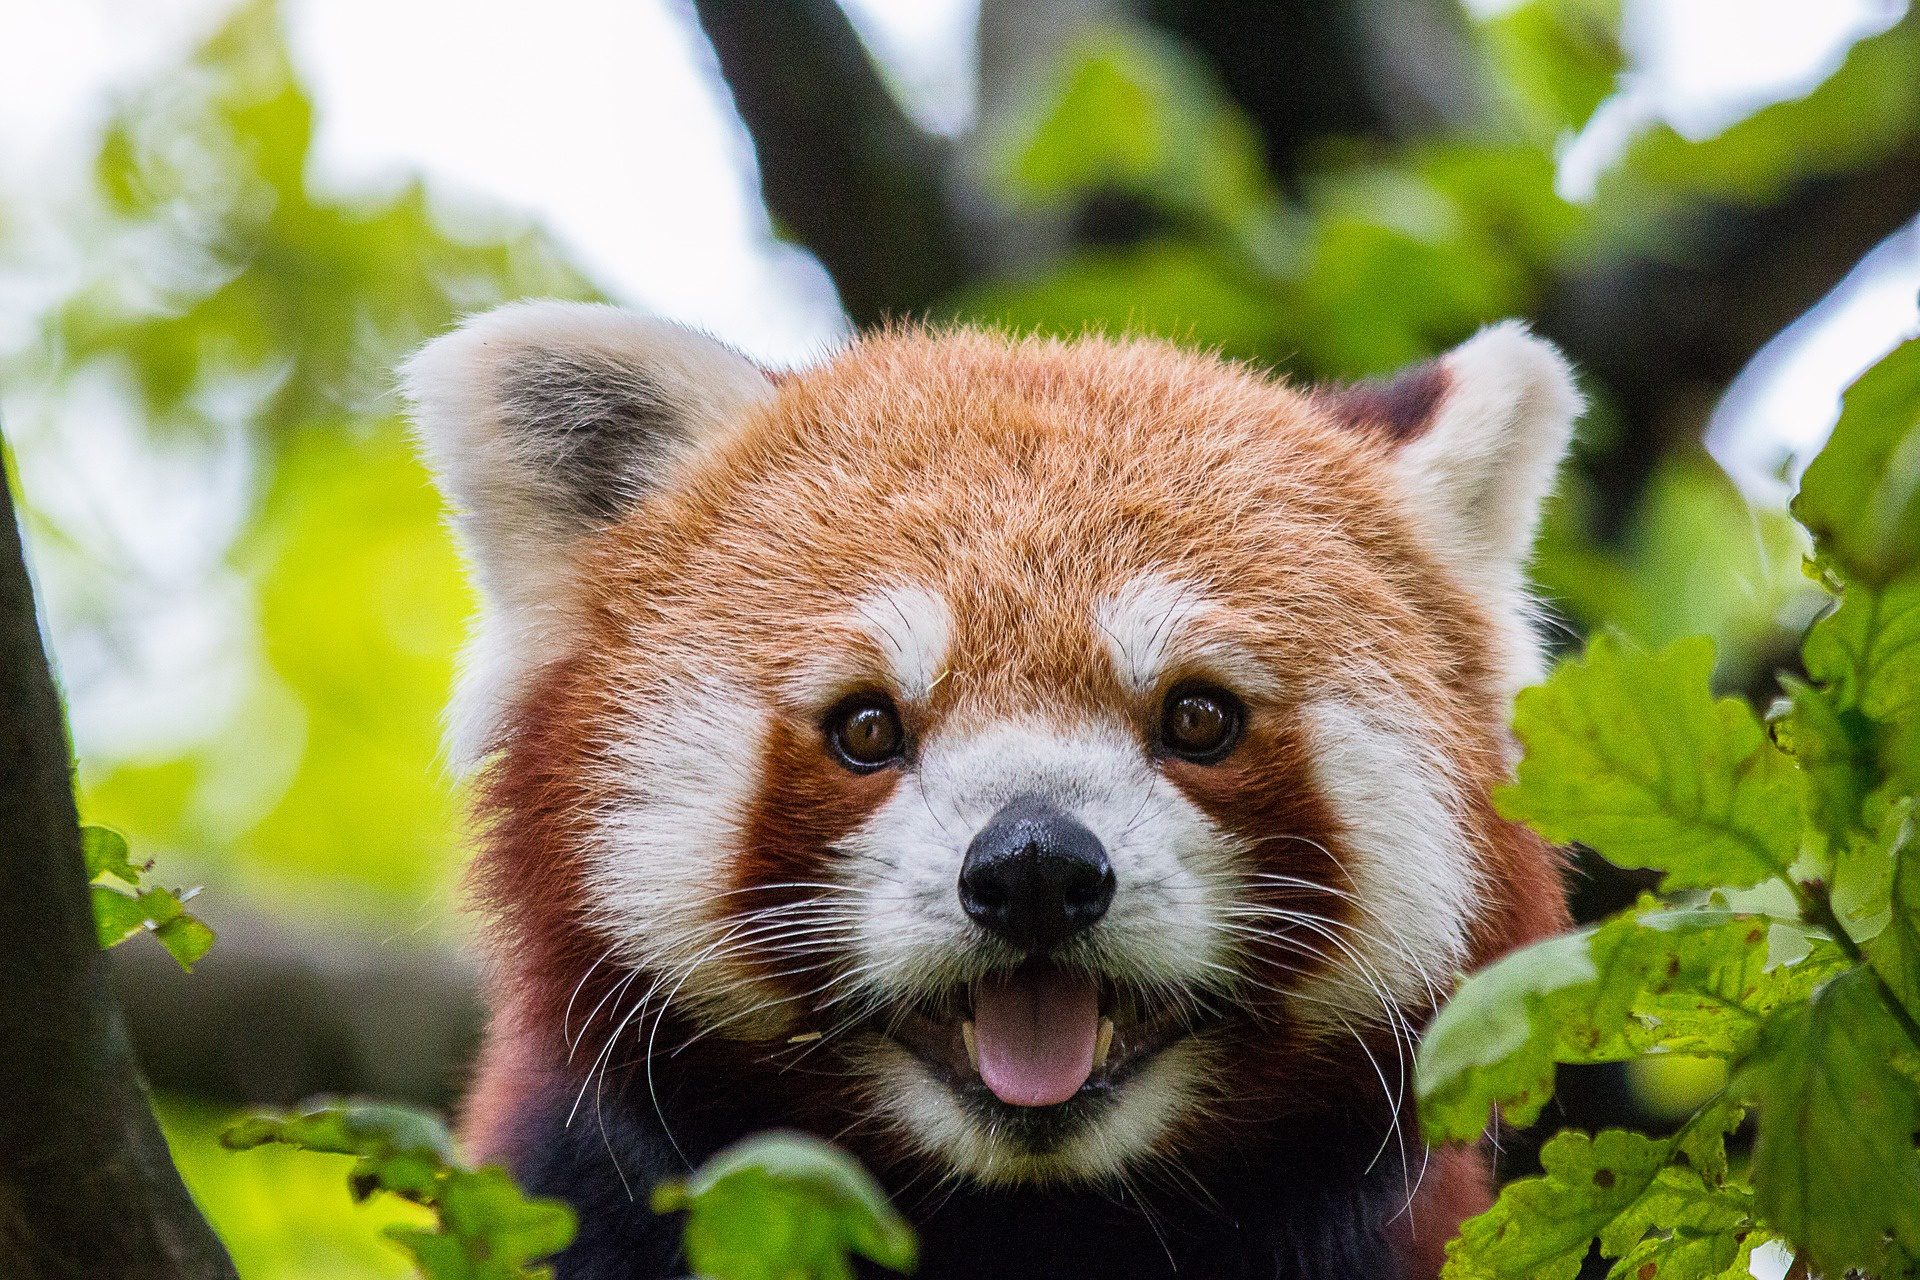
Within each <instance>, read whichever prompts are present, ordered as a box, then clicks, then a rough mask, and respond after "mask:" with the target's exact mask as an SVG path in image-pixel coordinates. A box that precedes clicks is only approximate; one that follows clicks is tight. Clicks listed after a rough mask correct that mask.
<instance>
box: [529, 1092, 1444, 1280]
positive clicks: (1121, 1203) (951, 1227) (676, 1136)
mask: <svg viewBox="0 0 1920 1280" xmlns="http://www.w3.org/2000/svg"><path fill="white" fill-rule="evenodd" d="M572 1104H573V1098H572V1096H571V1094H570V1093H569V1094H568V1095H567V1096H564V1097H554V1098H548V1099H540V1100H534V1101H533V1102H532V1104H531V1105H530V1106H528V1108H527V1109H526V1110H525V1111H524V1112H523V1113H522V1117H521V1123H520V1124H519V1125H517V1126H516V1132H515V1134H514V1141H513V1142H512V1144H511V1145H512V1148H513V1150H514V1151H515V1152H516V1155H515V1158H514V1159H513V1164H514V1166H515V1173H516V1174H517V1175H518V1176H519V1177H520V1179H521V1180H522V1181H523V1182H524V1183H525V1184H526V1185H527V1187H528V1189H529V1190H530V1191H532V1192H535V1193H538V1194H541V1195H549V1196H557V1197H559V1198H561V1199H563V1200H566V1201H568V1202H569V1203H571V1204H572V1205H573V1206H574V1208H575V1210H576V1211H577V1212H578V1213H579V1215H580V1232H579V1235H578V1237H577V1239H576V1240H575V1242H574V1244H573V1246H572V1247H571V1248H570V1249H568V1251H567V1252H566V1253H565V1254H564V1255H562V1256H561V1258H560V1259H559V1261H558V1266H557V1268H556V1274H557V1277H558V1280H654V1278H655V1277H668V1276H681V1275H685V1274H686V1273H687V1267H686V1264H685V1262H684V1260H683V1259H682V1258H681V1257H680V1250H679V1238H680V1228H681V1222H680V1219H679V1218H677V1217H671V1218H668V1217H661V1216H658V1215H656V1214H655V1213H653V1211H652V1210H651V1209H650V1208H649V1207H648V1198H649V1196H648V1193H649V1190H650V1189H651V1187H652V1185H653V1184H654V1183H655V1182H656V1181H658V1180H660V1179H662V1178H667V1177H673V1176H678V1175H680V1174H683V1173H684V1172H686V1169H687V1163H686V1162H687V1161H692V1162H695V1163H697V1162H699V1161H700V1160H703V1159H705V1158H706V1157H707V1156H708V1155H711V1154H712V1153H713V1152H714V1151H716V1150H718V1149H719V1148H720V1147H722V1146H725V1145H726V1144H727V1143H728V1142H730V1141H733V1140H734V1139H736V1138H738V1137H740V1136H744V1135H745V1134H746V1133H749V1132H753V1131H755V1130H758V1129H762V1128H769V1127H778V1126H779V1125H780V1121H779V1119H777V1118H776V1117H775V1116H772V1115H766V1114H758V1112H760V1111H761V1110H762V1108H759V1107H755V1106H751V1105H744V1106H740V1107H738V1108H729V1109H728V1110H727V1111H726V1112H724V1113H722V1112H716V1111H715V1110H714V1108H713V1107H712V1106H711V1105H708V1106H704V1107H702V1108H701V1109H700V1110H699V1111H698V1112H697V1113H696V1112H692V1111H689V1110H687V1109H685V1108H679V1107H676V1106H675V1105H674V1102H673V1098H672V1096H671V1095H668V1096H666V1097H664V1098H663V1099H662V1109H663V1110H665V1111H666V1113H667V1115H668V1116H669V1118H670V1119H671V1120H672V1132H673V1138H672V1140H670V1139H669V1138H668V1136H667V1129H666V1127H664V1126H663V1124H662V1122H661V1119H660V1116H659V1114H658V1113H657V1112H656V1110H655V1107H654V1104H653V1102H652V1101H651V1100H650V1098H649V1094H648V1091H647V1090H646V1089H645V1088H644V1087H641V1086H639V1085H638V1084H637V1082H629V1083H628V1084H627V1086H626V1087H625V1088H621V1089H618V1090H609V1091H607V1092H605V1093H602V1094H601V1096H600V1098H599V1100H598V1105H597V1106H596V1100H595V1096H594V1093H593V1092H592V1091H589V1092H588V1094H587V1096H586V1098H585V1100H584V1102H583V1103H582V1105H581V1106H580V1109H579V1111H578V1113H577V1114H576V1115H574V1117H573V1121H572V1123H571V1124H570V1125H569V1124H568V1123H567V1115H568V1111H569V1109H570V1108H571V1107H572ZM1363 1123H1364V1118H1362V1117H1356V1116H1338V1115H1329V1116H1327V1117H1324V1118H1323V1119H1321V1120H1320V1121H1318V1122H1315V1123H1313V1124H1309V1125H1305V1126H1298V1127H1296V1128H1295V1129H1294V1130H1293V1131H1291V1132H1290V1133H1288V1134H1287V1135H1286V1136H1285V1137H1284V1138H1276V1139H1274V1140H1272V1141H1269V1142H1263V1144H1262V1149H1261V1150H1259V1151H1258V1152H1252V1151H1248V1152H1243V1153H1240V1154H1237V1155H1234V1156H1231V1157H1228V1158H1225V1159H1222V1160H1220V1161H1218V1162H1217V1163H1216V1164H1215V1165H1214V1167H1212V1168H1210V1169H1209V1170H1207V1171H1206V1172H1205V1173H1204V1174H1200V1175H1196V1176H1195V1177H1193V1178H1189V1177H1188V1176H1187V1175H1186V1174H1184V1173H1183V1174H1177V1175H1169V1174H1165V1173H1163V1174H1161V1175H1159V1176H1157V1177H1156V1176H1143V1177H1142V1178H1139V1179H1137V1180H1135V1182H1134V1185H1133V1186H1131V1187H1128V1188H1122V1187H1119V1186H1107V1187H1101V1188H1098V1189H1072V1190H1065V1189H1055V1190H1047V1189H1034V1188H1013V1189H1000V1190H989V1189H984V1188H980V1187H977V1186H973V1185H971V1184H963V1185H961V1186H959V1187H958V1188H956V1187H955V1186H954V1185H953V1184H951V1183H948V1184H947V1185H944V1186H938V1187H936V1186H934V1185H932V1184H933V1183H934V1181H935V1180H934V1179H932V1178H929V1177H925V1176H922V1177H921V1178H919V1179H913V1178H910V1177H908V1178H904V1179H888V1178H887V1177H886V1176H885V1174H884V1173H883V1181H895V1182H897V1183H898V1184H899V1185H893V1186H889V1188H888V1190H889V1191H890V1192H891V1193H892V1194H893V1197H894V1202H895V1203H896V1205H898V1206H899V1208H900V1209H901V1210H902V1212H903V1213H905V1214H906V1215H907V1217H908V1218H909V1219H910V1220H911V1221H912V1222H913V1224H914V1226H915V1228H916V1230H917V1231H918V1232H919V1234H920V1242H921V1266H920V1270H919V1272H918V1274H919V1275H920V1276H921V1277H923V1278H924V1280H981V1278H984V1277H989V1276H990V1277H993V1278H994V1280H1073V1278H1075V1277H1081V1276H1086V1277H1098V1278H1099V1280H1149V1278H1154V1280H1165V1278H1166V1277H1173V1276H1192V1277H1205V1278H1207V1280H1216V1278H1218V1280H1240V1278H1244V1280H1256V1278H1257V1280H1308V1278H1311V1280H1333V1278H1338V1280H1349V1278H1359V1277H1364V1278H1365V1280H1402V1277H1403V1276H1404V1275H1405V1270H1404V1267H1403V1264H1402V1261H1401V1259H1400V1258H1399V1256H1398V1250H1397V1249H1396V1247H1395V1244H1394V1239H1395V1237H1394V1232H1393V1226H1392V1220H1393V1219H1394V1218H1395V1216H1396V1214H1399V1213H1400V1212H1401V1211H1402V1209H1403V1207H1404V1206H1405V1204H1406V1200H1407V1188H1408V1185H1409V1179H1408V1178H1406V1177H1403V1170H1404V1165H1403V1164H1402V1162H1401V1161H1400V1159H1399V1158H1398V1152H1397V1151H1396V1150H1395V1149H1394V1148H1393V1146H1392V1144H1389V1146H1388V1148H1387V1149H1386V1150H1384V1151H1382V1152H1381V1153H1380V1154H1379V1158H1378V1159H1377V1161H1376V1160H1375V1159H1374V1148H1375V1142H1374V1141H1372V1140H1368V1141H1365V1142H1361V1143H1357V1142H1356V1138H1355V1135H1356V1132H1358V1131H1359V1130H1358V1129H1357V1128H1356V1126H1357V1125H1361V1124H1363ZM1365 1128H1372V1125H1371V1124H1365ZM1376 1131H1377V1130H1376ZM676 1142H677V1143H678V1144H679V1150H676V1147H675V1143H676ZM682 1151H684V1153H685V1159H683V1158H682V1155H681V1152H682ZM1415 1158H1416V1159H1417V1158H1418V1156H1417V1153H1416V1155H1415ZM873 1274H875V1275H878V1274H879V1273H878V1272H874V1273H873Z"/></svg>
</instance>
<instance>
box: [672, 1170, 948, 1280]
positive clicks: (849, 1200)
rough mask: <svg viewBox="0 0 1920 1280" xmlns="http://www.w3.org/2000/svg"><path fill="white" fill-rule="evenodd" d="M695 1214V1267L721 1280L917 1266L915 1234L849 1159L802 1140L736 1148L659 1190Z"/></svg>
mask: <svg viewBox="0 0 1920 1280" xmlns="http://www.w3.org/2000/svg"><path fill="white" fill-rule="evenodd" d="M653 1207H654V1209H655V1210H656V1211H657V1212H661V1213H669V1212H676V1211H684V1212H685V1213H686V1215H687V1225H686V1249H687V1258H688V1260H689V1262H691V1263H692V1265H693V1269H694V1270H695V1272H697V1273H698V1274H700V1275H702V1276H707V1277H712V1278H713V1280H843V1278H845V1280H851V1277H852V1276H853V1274H854V1273H853V1270H852V1267H851V1265H850V1263H849V1262H848V1255H849V1254H850V1253H851V1254H858V1255H859V1256H861V1257H864V1258H867V1259H870V1260H871V1261H873V1262H877V1263H879V1264H880V1265H881V1266H884V1267H888V1268H890V1269H892V1270H894V1271H910V1270H912V1269H913V1266H914V1261H915V1253H916V1249H915V1241H914V1236H913V1229H912V1228H911V1227H909V1226H908V1225H907V1223H906V1221H905V1219H903V1218H901V1217H900V1215H899V1214H898V1213H897V1212H895V1210H894V1209H893V1207H892V1206H891V1205H889V1204H888V1203H887V1199H886V1195H885V1193H883V1192H882V1191H881V1190H880V1188H879V1186H878V1185H877V1184H876V1183H875V1182H874V1181H873V1179H872V1178H871V1177H870V1176H869V1175H868V1174H867V1172H866V1171H865V1170H864V1169H862V1168H861V1167H860V1166H859V1165H858V1164H857V1163H855V1162H854V1161H853V1160H852V1159H851V1158H850V1157H848V1156H847V1155H846V1154H845V1153H843V1152H841V1151H839V1150H838V1149H836V1148H834V1147H832V1146H830V1145H828V1144H827V1143H824V1142H821V1141H820V1140H819V1139H817V1138H810V1137H808V1136H806V1135H804V1134H799V1133H769V1134H762V1135H760V1136H758V1137H754V1138H749V1139H747V1140H746V1141H744V1142H741V1143H738V1144H736V1145H735V1146H732V1147H729V1148H728V1149H727V1150H725V1151H723V1152H721V1153H720V1154H719V1155H717V1156H715V1157H714V1158H713V1159H711V1160H709V1161H708V1162H707V1163H706V1164H704V1165H702V1166H701V1167H700V1169H699V1171H698V1172H696V1173H695V1174H694V1175H693V1177H691V1178H690V1179H688V1180H687V1181H685V1182H666V1183H662V1184H660V1185H659V1186H657V1187H656V1188H655V1189H654V1193H653Z"/></svg>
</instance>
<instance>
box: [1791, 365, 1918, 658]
mask: <svg viewBox="0 0 1920 1280" xmlns="http://www.w3.org/2000/svg"><path fill="white" fill-rule="evenodd" d="M1793 512H1794V514H1795V515H1796V516H1798V517H1799V519H1800V523H1802V524H1804V525H1805V526H1806V527H1807V528H1808V530H1809V531H1811V532H1812V534H1813V536H1814V542H1815V545H1816V546H1818V547H1819V549H1820V552H1821V554H1822V555H1823V556H1824V557H1825V558H1826V559H1827V560H1828V561H1829V562H1830V563H1832V564H1833V565H1834V566H1835V567H1837V568H1838V569H1839V570H1840V572H1841V573H1842V574H1843V575H1844V576H1845V577H1846V578H1847V579H1848V580H1849V581H1850V582H1858V583H1861V584H1863V585H1867V586H1885V585H1887V584H1889V583H1891V582H1893V581H1894V580H1895V579H1897V578H1899V577H1901V576H1902V575H1905V574H1907V573H1908V572H1909V571H1911V570H1914V569H1916V568H1920V338H1916V339H1913V340H1911V341H1908V342H1906V343H1904V344H1902V345H1901V346H1899V347H1896V348H1895V349H1894V350H1893V352H1892V354H1890V355H1888V356H1887V357H1886V358H1885V359H1883V360H1881V361H1880V362H1879V363H1878V364H1876V365H1874V366H1873V367H1872V368H1871V369H1868V370H1867V371H1866V372H1865V373H1863V374H1861V375H1860V378H1859V380H1858V381H1856V382H1855V383H1854V384H1853V386H1851V387H1850V388H1848V389H1847V393H1846V397H1845V400H1844V402H1843V408H1842V410H1841V413H1840V421H1839V423H1838V424H1837V425H1836V426H1835V427H1834V429H1833V435H1832V436H1831V437H1830V438H1829V439H1828V441H1827V444H1826V447H1825V448H1823V449H1821V450H1820V454H1819V456H1818V457H1816V458H1815V459H1814V460H1813V462H1812V464H1811V465H1810V466H1808V468H1807V474H1806V477H1805V478H1804V479H1803V480H1802V481H1801V482H1800V493H1799V495H1798V496H1797V497H1796V498H1795V499H1794V501H1793ZM1916 625H1917V626H1920V624H1916ZM1910 642H1911V637H1910Z"/></svg>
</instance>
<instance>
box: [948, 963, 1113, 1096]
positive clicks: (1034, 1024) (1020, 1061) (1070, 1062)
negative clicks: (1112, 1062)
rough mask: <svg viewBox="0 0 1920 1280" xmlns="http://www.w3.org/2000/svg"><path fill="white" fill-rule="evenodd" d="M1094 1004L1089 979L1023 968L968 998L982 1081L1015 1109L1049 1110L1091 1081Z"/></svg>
mask: <svg viewBox="0 0 1920 1280" xmlns="http://www.w3.org/2000/svg"><path fill="white" fill-rule="evenodd" d="M1099 1030H1100V1001H1099V997H1098V995H1097V993H1096V992H1095V990H1094V985H1093V982H1092V981H1091V980H1090V979H1087V978H1083V977H1080V976H1078V975H1076V974H1070V973H1062V972H1060V971H1059V970H1057V969H1052V968H1043V967H1036V966H1032V965H1029V966H1028V967H1027V968H1024V969H1021V970H1020V971H1019V972H1017V973H1015V974H1013V975H1012V976H1011V977H1009V978H1006V979H1002V980H997V981H989V982H983V983H981V984H980V987H979V989H978V990H976V991H975V992H974V997H973V1035H974V1047H975V1048H976V1049H977V1050H978V1052H979V1055H980V1078H981V1079H982V1080H984V1081H986V1082H987V1088H989V1089H991V1090H993V1096H994V1097H996V1098H998V1099H1000V1101H1002V1102H1004V1103H1007V1104H1008V1105H1010V1106H1015V1107H1050V1106H1053V1105H1054V1104H1055V1103H1059V1102H1065V1101H1066V1100H1067V1099H1068V1098H1071V1097H1072V1096H1073V1095H1074V1094H1076V1093H1078V1092H1079V1091H1080V1086H1081V1085H1083V1084H1085V1083H1086V1082H1087V1077H1088V1076H1090V1075H1092V1074H1093V1042H1094V1038H1095V1037H1096V1036H1097V1035H1098V1033H1099Z"/></svg>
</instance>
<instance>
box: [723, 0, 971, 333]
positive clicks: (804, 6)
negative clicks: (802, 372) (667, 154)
mask: <svg viewBox="0 0 1920 1280" xmlns="http://www.w3.org/2000/svg"><path fill="white" fill-rule="evenodd" d="M694 9H695V11H696V12H697V14H698V15H699V19H700V25H701V27H702V28H703V29H704V30H705V31H706V34H707V39H708V40H709V41H711V42H712V45H713V51H714V53H715V54H716V55H717V56H718V58H719V61H720V70H721V73H722V75H723V76H724V77H725V80H726V83H727V86H728V88H730V89H731V90H732V92H733V101H734V106H735V107H736V108H737V109H738V110H739V112H740V118H741V119H742V120H744V121H745V122H746V125H747V130H748V132H749V133H750V134H751V135H752V137H753V143H754V154H755V158H756V163H757V164H758V166H759V171H760V187H761V193H762V195H763V196H764V197H765V199H766V203H767V208H768V209H769V210H770V211H771V212H772V214H773V218H774V222H775V224H776V226H777V228H778V229H779V230H780V231H781V232H782V233H783V234H785V235H787V236H789V237H790V238H792V239H793V240H794V241H796V242H797V243H799V244H801V245H802V246H804V247H806V248H807V249H809V250H811V251H812V252H813V254H814V255H815V256H816V257H818V258H819V259H820V262H821V265H823V266H824V267H826V269H827V271H828V273H829V274H831V275H832V276H833V280H834V283H835V284H836V285H837V286H839V289H840V301H841V303H842V304H843V305H844V306H845V307H846V309H847V314H848V315H850V316H851V317H853V320H854V323H856V324H860V325H870V324H875V323H878V322H880V321H882V320H885V319H887V318H888V317H891V316H906V315H912V314H915V313H918V312H920V311H923V310H925V309H926V308H927V307H928V306H930V305H931V304H932V303H933V302H935V301H937V300H938V299H939V298H941V297H943V296H944V295H946V294H947V293H948V292H950V291H951V290H952V289H953V288H955V287H956V286H957V285H959V284H960V283H961V282H962V281H964V280H965V279H967V277H968V275H969V273H970V264H969V261H968V256H967V252H966V243H967V238H966V236H965V234H964V231H963V228H962V226H961V223H960V219H959V218H958V217H957V216H956V212H955V208H956V206H955V204H954V203H953V202H952V200H951V199H950V196H951V194H952V193H951V192H950V190H949V187H948V182H949V174H948V166H947V163H946V156H945V151H946V148H945V147H944V146H943V145H941V143H940V142H939V141H938V140H937V139H935V138H932V137H930V136H928V135H927V134H926V133H924V132H923V131H922V130H920V129H919V128H918V127H917V126H915V125H914V123H913V122H912V121H911V120H909V119H908V118H907V116H906V113H905V112H903V111H902V110H901V109H900V105H899V103H897V102H895V101H894V98H893V95H892V93H891V92H889V90H888V89H887V86H886V84H885V83H884V82H883V81H882V79H881V77H880V72H879V70H878V68H876V67H875V66H874V63H873V60H872V59H871V58H870V57H868V56H867V52H866V49H865V47H864V46H863V45H862V44H861V43H860V36H859V33H857V32H856V31H855V30H854V29H853V26H852V24H851V23H849V22H848V21H847V17H846V14H844V13H843V12H842V11H841V9H840V6H839V5H838V4H836V3H834V0H694Z"/></svg>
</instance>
